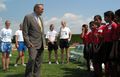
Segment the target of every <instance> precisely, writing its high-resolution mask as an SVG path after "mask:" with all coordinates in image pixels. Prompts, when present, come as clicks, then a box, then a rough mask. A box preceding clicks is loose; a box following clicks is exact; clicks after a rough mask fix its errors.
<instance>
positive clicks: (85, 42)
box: [81, 32, 90, 44]
mask: <svg viewBox="0 0 120 77" xmlns="http://www.w3.org/2000/svg"><path fill="white" fill-rule="evenodd" d="M88 36H89V32H87V33H85V34H84V36H83V38H82V37H81V38H82V39H83V43H84V44H89V43H90V39H89V37H88Z"/></svg>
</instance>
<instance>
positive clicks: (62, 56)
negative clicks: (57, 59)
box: [61, 48, 64, 64]
mask: <svg viewBox="0 0 120 77" xmlns="http://www.w3.org/2000/svg"><path fill="white" fill-rule="evenodd" d="M61 62H62V64H64V48H62V49H61Z"/></svg>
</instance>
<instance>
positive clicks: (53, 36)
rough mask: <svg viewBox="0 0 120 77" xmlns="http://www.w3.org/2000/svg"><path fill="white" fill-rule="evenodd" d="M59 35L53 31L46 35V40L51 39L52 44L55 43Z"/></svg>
mask: <svg viewBox="0 0 120 77" xmlns="http://www.w3.org/2000/svg"><path fill="white" fill-rule="evenodd" d="M57 35H58V33H57V32H56V31H55V30H53V31H48V32H47V34H46V38H47V39H49V41H50V42H54V41H55V40H56V36H57Z"/></svg>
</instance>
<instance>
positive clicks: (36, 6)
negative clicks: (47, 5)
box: [34, 4, 43, 11]
mask: <svg viewBox="0 0 120 77" xmlns="http://www.w3.org/2000/svg"><path fill="white" fill-rule="evenodd" d="M39 5H42V6H43V4H35V6H34V11H35V9H36V8H38V6H39Z"/></svg>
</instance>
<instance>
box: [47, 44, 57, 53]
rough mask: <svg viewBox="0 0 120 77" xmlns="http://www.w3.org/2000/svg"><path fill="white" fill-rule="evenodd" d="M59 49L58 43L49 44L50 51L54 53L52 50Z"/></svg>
mask: <svg viewBox="0 0 120 77" xmlns="http://www.w3.org/2000/svg"><path fill="white" fill-rule="evenodd" d="M57 49H58V44H57V42H54V43H51V42H48V51H52V50H55V51H56V50H57Z"/></svg>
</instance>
